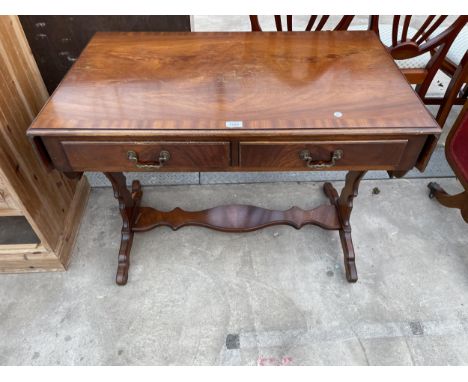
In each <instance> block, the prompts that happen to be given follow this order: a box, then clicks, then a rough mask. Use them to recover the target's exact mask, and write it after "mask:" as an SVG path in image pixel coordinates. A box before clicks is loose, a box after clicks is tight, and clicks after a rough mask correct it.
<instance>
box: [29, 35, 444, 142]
mask: <svg viewBox="0 0 468 382" xmlns="http://www.w3.org/2000/svg"><path fill="white" fill-rule="evenodd" d="M240 127H241V128H242V129H243V130H257V131H264V130H269V129H279V130H281V129H289V130H296V129H307V130H309V131H310V130H313V129H319V130H323V129H325V130H329V129H331V130H332V129H337V128H338V129H350V130H351V129H364V130H367V129H411V130H412V131H413V133H414V131H416V130H418V129H422V130H424V131H425V132H426V133H427V132H428V131H433V132H434V133H438V132H439V131H440V129H439V127H438V125H437V124H436V122H435V121H434V119H433V118H432V116H431V115H430V114H429V113H428V111H427V110H426V108H425V107H424V105H423V104H422V103H421V101H420V100H419V98H418V97H417V95H416V94H415V93H414V92H413V91H412V89H411V87H410V85H409V84H408V83H407V82H406V80H405V78H404V77H403V75H402V74H401V73H400V71H399V70H398V68H397V66H396V65H395V63H394V61H393V59H392V58H391V56H390V55H389V54H388V53H387V52H386V49H385V48H384V46H383V45H382V44H381V42H380V41H379V39H378V38H377V36H376V35H375V34H374V33H373V32H370V31H353V32H344V31H338V32H331V31H327V32H309V33H308V32H289V33H277V32H273V33H267V32H261V33H252V32H248V33H193V32H188V33H173V32H172V33H171V32H169V33H141V32H140V33H120V32H109V33H97V34H96V35H95V36H94V37H93V39H92V40H91V42H90V43H89V44H88V46H87V47H86V49H85V50H84V51H83V53H82V54H81V56H80V57H79V59H78V60H77V62H76V63H75V64H74V65H73V67H72V68H71V70H70V71H69V73H68V74H67V76H66V77H65V79H64V80H63V81H62V83H61V84H60V86H59V87H58V88H57V90H56V91H55V93H54V94H53V95H52V97H51V99H50V100H49V102H48V103H47V104H46V106H45V107H44V109H43V110H42V111H41V113H40V114H39V116H38V117H37V119H36V120H35V121H34V123H33V125H32V126H31V130H30V134H34V133H40V132H41V131H42V133H44V134H47V131H48V132H49V133H50V134H54V133H59V132H64V131H68V132H69V133H73V132H78V131H79V130H80V131H89V130H93V131H102V130H105V131H106V132H110V131H121V130H127V131H133V132H138V131H140V132H141V131H142V130H145V131H153V132H154V131H166V130H175V129H177V130H217V131H224V130H225V131H227V130H233V128H234V129H237V128H240ZM46 130H47V131H46Z"/></svg>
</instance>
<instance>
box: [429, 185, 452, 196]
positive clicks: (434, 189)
mask: <svg viewBox="0 0 468 382" xmlns="http://www.w3.org/2000/svg"><path fill="white" fill-rule="evenodd" d="M427 188H429V198H430V199H434V197H437V195H438V194H440V195H447V193H446V192H445V190H444V189H443V188H442V187H441V186H440V185H439V183H436V182H430V183H428V185H427Z"/></svg>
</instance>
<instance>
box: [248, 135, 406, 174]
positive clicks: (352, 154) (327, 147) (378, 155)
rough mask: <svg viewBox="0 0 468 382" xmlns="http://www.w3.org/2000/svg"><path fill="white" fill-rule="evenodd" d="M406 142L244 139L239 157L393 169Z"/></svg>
mask: <svg viewBox="0 0 468 382" xmlns="http://www.w3.org/2000/svg"><path fill="white" fill-rule="evenodd" d="M407 143H408V141H407V140H382V141H341V142H340V141H333V142H241V143H240V148H239V151H240V153H239V158H240V166H241V167H244V168H256V169H260V168H264V169H295V170H309V169H317V170H327V169H328V170H330V169H334V168H337V169H343V168H353V167H354V168H356V169H358V168H360V167H362V168H364V167H365V168H367V169H379V168H381V169H393V168H395V167H396V166H397V165H398V163H399V162H400V160H401V158H402V155H403V152H404V151H405V147H406V145H407Z"/></svg>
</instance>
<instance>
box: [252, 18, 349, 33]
mask: <svg viewBox="0 0 468 382" xmlns="http://www.w3.org/2000/svg"><path fill="white" fill-rule="evenodd" d="M249 17H250V25H251V27H252V32H261V31H262V28H261V26H260V22H259V20H258V16H256V15H251V16H249ZM274 18H275V27H276V30H277V31H278V32H282V31H283V21H282V16H279V15H275V16H274ZM329 18H330V16H329V15H322V16H317V15H315V16H310V17H309V21H308V23H307V26H306V28H305V31H306V32H310V31H321V30H323V27H324V26H325V24H326V23H327V21H328V19H329ZM353 18H354V16H351V15H346V16H342V17H341V19H339V20H338V22H337V24H336V26H335V27H334V28H333V30H346V29H348V27H349V24H351V21H353ZM292 30H293V17H292V15H288V16H286V31H287V32H292Z"/></svg>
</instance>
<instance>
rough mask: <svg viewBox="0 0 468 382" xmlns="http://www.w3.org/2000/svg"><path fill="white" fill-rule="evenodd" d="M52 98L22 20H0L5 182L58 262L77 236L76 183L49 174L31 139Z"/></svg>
mask: <svg viewBox="0 0 468 382" xmlns="http://www.w3.org/2000/svg"><path fill="white" fill-rule="evenodd" d="M47 98H48V94H47V91H46V89H45V86H44V83H43V81H42V78H41V76H40V73H39V70H38V68H37V66H36V63H35V61H34V58H33V57H32V54H31V51H30V48H29V45H28V43H27V40H26V37H25V35H24V33H23V30H22V27H21V24H20V22H19V20H18V18H17V17H16V16H0V176H1V177H2V179H3V180H4V183H5V184H7V188H8V195H9V197H11V198H12V199H14V200H15V208H14V209H16V210H17V211H21V214H23V215H24V216H25V217H26V218H27V220H28V222H29V224H30V225H31V227H32V228H33V230H34V231H35V233H36V235H37V236H38V237H39V239H40V241H41V246H42V247H43V248H45V249H46V250H47V251H49V255H51V256H55V258H56V259H57V258H58V257H59V254H58V253H57V250H58V249H59V248H61V247H63V243H62V241H63V237H62V236H63V235H64V232H65V231H67V230H69V231H70V230H71V231H73V230H72V227H67V226H66V224H67V222H69V223H71V221H70V218H69V214H70V212H71V211H72V207H71V206H72V204H73V199H74V197H75V190H76V187H77V181H72V180H70V179H68V178H66V177H64V176H63V175H61V174H60V173H58V172H57V171H51V172H49V171H48V170H47V169H46V167H45V166H44V164H43V163H41V161H40V160H39V158H38V156H37V155H36V153H35V152H34V150H33V147H32V145H31V142H30V141H29V139H28V138H27V137H26V130H27V128H28V127H29V125H30V123H31V122H32V120H33V118H34V117H35V116H36V115H37V113H38V112H39V110H40V109H41V108H42V106H43V105H44V103H45V101H46V100H47ZM83 182H84V183H83V184H86V185H87V182H86V180H84V181H83ZM88 187H89V186H88ZM83 208H84V205H83V206H81V209H83ZM10 212H11V211H10ZM18 214H19V212H18ZM74 224H76V222H74ZM56 261H58V260H56ZM5 262H7V258H6V257H5V256H2V257H1V258H0V269H1V268H3V267H4V263H5ZM16 263H17V261H16V260H15V264H16ZM54 267H55V266H54ZM15 269H16V266H15Z"/></svg>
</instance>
